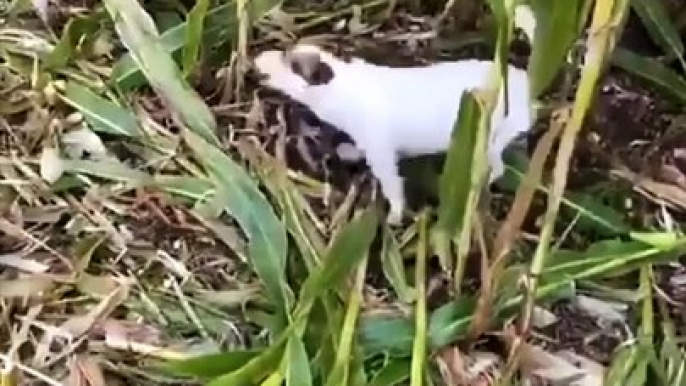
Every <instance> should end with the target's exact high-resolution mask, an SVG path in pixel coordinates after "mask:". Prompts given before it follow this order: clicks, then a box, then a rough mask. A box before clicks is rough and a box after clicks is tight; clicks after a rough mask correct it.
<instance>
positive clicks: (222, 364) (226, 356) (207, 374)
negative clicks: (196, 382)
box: [162, 350, 262, 378]
mask: <svg viewBox="0 0 686 386" xmlns="http://www.w3.org/2000/svg"><path fill="white" fill-rule="evenodd" d="M261 352H262V350H247V351H231V352H224V353H218V354H209V355H200V356H195V357H192V358H188V359H181V360H175V361H170V362H168V363H165V364H164V365H163V366H162V370H164V371H168V372H170V373H172V374H177V375H186V376H195V377H201V378H213V377H217V376H220V375H222V374H226V373H229V372H231V371H234V370H237V369H239V368H241V367H243V366H244V365H245V364H246V363H247V362H248V361H250V360H252V359H254V358H256V357H257V356H258V355H259V354H260V353H261Z"/></svg>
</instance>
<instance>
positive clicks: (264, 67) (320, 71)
mask: <svg viewBox="0 0 686 386" xmlns="http://www.w3.org/2000/svg"><path fill="white" fill-rule="evenodd" d="M334 60H336V59H335V58H334V57H333V56H332V55H330V54H328V53H327V52H325V51H323V50H322V49H321V48H319V47H317V46H313V45H306V44H300V45H296V46H295V47H293V48H291V49H289V50H285V51H280V50H270V51H263V52H262V53H260V54H259V55H257V57H256V58H255V59H254V64H255V68H256V70H257V72H258V73H259V74H260V75H261V77H262V80H261V83H262V84H263V85H265V86H267V87H270V88H273V89H276V90H279V91H281V92H284V93H286V94H288V95H290V96H292V97H298V96H299V95H300V94H301V93H302V92H303V91H305V90H306V89H307V88H308V87H312V86H323V85H326V84H328V83H329V82H331V80H332V79H333V78H334V70H333V68H332V65H333V61H334Z"/></svg>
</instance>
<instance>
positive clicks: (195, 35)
mask: <svg viewBox="0 0 686 386" xmlns="http://www.w3.org/2000/svg"><path fill="white" fill-rule="evenodd" d="M209 6H210V1H209V0H198V1H197V2H196V3H195V6H193V9H191V11H190V12H189V14H188V28H187V29H186V44H185V45H184V47H183V66H182V68H183V73H184V75H185V76H188V75H190V74H191V73H192V72H193V70H194V69H195V66H196V62H197V61H198V59H199V57H200V46H201V44H202V36H203V29H204V28H203V27H204V23H203V21H204V20H205V17H206V16H207V10H208V8H209Z"/></svg>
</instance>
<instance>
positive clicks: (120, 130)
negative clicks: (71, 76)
mask: <svg viewBox="0 0 686 386" xmlns="http://www.w3.org/2000/svg"><path fill="white" fill-rule="evenodd" d="M59 95H60V97H61V98H62V100H63V101H64V102H66V103H67V104H69V105H71V106H72V107H73V108H75V109H76V110H78V111H79V112H80V113H81V114H83V117H84V119H86V121H88V123H90V125H91V127H92V128H93V130H94V131H99V132H105V133H109V134H115V135H123V136H127V137H138V136H140V131H139V128H138V122H137V121H136V116H135V115H134V114H133V113H131V112H130V111H129V110H127V109H125V108H123V107H121V106H119V105H117V104H116V103H114V102H112V101H110V100H107V99H105V98H103V97H101V96H99V95H97V94H96V93H94V92H93V91H91V90H90V89H89V88H88V87H85V86H82V85H80V84H77V83H75V82H68V83H67V84H66V86H65V88H64V93H62V94H59Z"/></svg>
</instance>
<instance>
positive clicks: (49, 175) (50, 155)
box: [40, 147, 64, 184]
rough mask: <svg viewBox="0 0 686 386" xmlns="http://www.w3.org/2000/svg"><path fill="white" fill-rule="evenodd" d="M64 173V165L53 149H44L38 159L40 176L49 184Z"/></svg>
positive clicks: (58, 154)
mask: <svg viewBox="0 0 686 386" xmlns="http://www.w3.org/2000/svg"><path fill="white" fill-rule="evenodd" d="M62 173H64V163H63V162H62V159H61V158H60V153H59V151H58V150H57V149H56V148H54V147H44V148H43V152H42V153H41V157H40V176H41V177H42V178H43V179H44V180H46V181H47V182H49V183H51V184H52V183H53V182H55V181H57V180H58V179H59V178H60V177H61V176H62Z"/></svg>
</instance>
